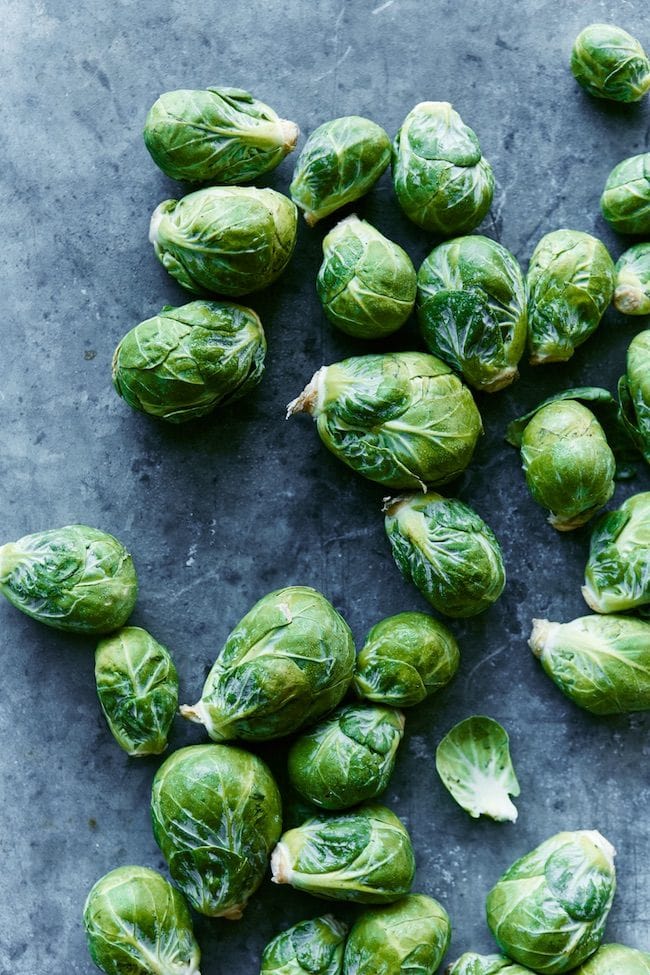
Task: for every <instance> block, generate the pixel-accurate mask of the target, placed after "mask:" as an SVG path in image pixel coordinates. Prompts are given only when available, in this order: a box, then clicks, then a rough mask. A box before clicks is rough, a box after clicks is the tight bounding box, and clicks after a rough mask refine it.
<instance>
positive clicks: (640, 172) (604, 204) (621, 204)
mask: <svg viewBox="0 0 650 975" xmlns="http://www.w3.org/2000/svg"><path fill="white" fill-rule="evenodd" d="M600 209H601V211H602V214H603V216H604V218H605V220H606V221H607V223H608V224H609V225H610V227H613V228H614V230H617V231H618V232H619V233H620V234H648V233H650V152H643V153H641V154H640V155H638V156H630V157H629V159H624V160H623V161H622V162H620V163H619V164H618V166H614V168H613V169H612V171H611V173H610V174H609V176H608V177H607V182H606V183H605V189H604V191H603V195H602V196H601V198H600Z"/></svg>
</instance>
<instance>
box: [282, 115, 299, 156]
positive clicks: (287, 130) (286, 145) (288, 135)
mask: <svg viewBox="0 0 650 975" xmlns="http://www.w3.org/2000/svg"><path fill="white" fill-rule="evenodd" d="M278 125H279V127H280V132H281V133H282V148H283V149H286V150H287V152H291V151H292V149H295V148H296V142H297V141H298V136H299V135H300V129H299V128H298V126H297V125H296V123H295V122H289V120H288V119H286V118H281V119H280V120H279V122H278Z"/></svg>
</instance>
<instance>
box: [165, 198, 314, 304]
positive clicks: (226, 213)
mask: <svg viewBox="0 0 650 975" xmlns="http://www.w3.org/2000/svg"><path fill="white" fill-rule="evenodd" d="M297 220H298V214H297V210H296V208H295V206H294V205H293V203H292V202H291V200H288V199H287V197H286V196H283V195H282V193H276V192H275V190H269V189H264V190H258V189H255V188H254V187H252V186H251V187H244V186H232V187H227V186H210V187H208V188H207V189H204V190H197V191H196V192H195V193H190V194H188V196H184V197H183V199H182V200H165V201H164V202H163V203H161V204H160V205H159V206H158V207H156V209H155V210H154V212H153V215H152V217H151V226H150V229H149V240H150V241H151V243H152V244H153V247H154V251H155V253H156V257H157V258H158V260H159V261H160V263H161V264H162V265H163V267H164V268H165V270H166V271H168V272H169V273H170V274H171V276H172V277H173V278H176V280H177V281H178V283H179V284H180V285H182V287H183V288H186V289H187V290H188V291H192V292H194V293H195V294H199V295H201V294H205V293H206V292H217V293H218V294H224V295H243V294H247V293H248V292H249V291H259V289H260V288H266V287H267V285H269V284H271V283H272V282H273V281H275V279H276V278H278V277H279V276H280V274H282V272H283V271H284V269H285V267H286V266H287V264H288V263H289V259H290V257H291V255H292V254H293V250H294V247H295V246H296V224H297Z"/></svg>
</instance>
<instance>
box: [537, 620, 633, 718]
mask: <svg viewBox="0 0 650 975" xmlns="http://www.w3.org/2000/svg"><path fill="white" fill-rule="evenodd" d="M528 643H529V645H530V648H531V650H532V651H533V653H534V654H535V656H536V657H539V660H540V663H541V665H542V667H543V668H544V670H545V672H546V673H547V674H548V676H549V677H550V678H551V680H553V681H555V683H556V684H557V686H558V687H559V688H560V690H561V691H562V693H563V694H565V695H566V696H567V697H568V698H570V700H572V701H573V702H574V703H575V704H577V705H578V706H579V707H581V708H585V710H586V711H591V713H592V714H627V713H630V712H633V711H648V710H650V623H644V622H643V621H642V620H638V619H634V618H631V617H629V616H581V617H579V618H578V619H576V620H572V621H571V622H570V623H551V622H549V620H533V630H532V633H531V635H530V640H529V641H528Z"/></svg>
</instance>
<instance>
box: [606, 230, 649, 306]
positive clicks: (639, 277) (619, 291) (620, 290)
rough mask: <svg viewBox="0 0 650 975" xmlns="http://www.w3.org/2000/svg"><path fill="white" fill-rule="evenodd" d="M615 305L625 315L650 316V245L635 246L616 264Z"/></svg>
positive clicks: (622, 255)
mask: <svg viewBox="0 0 650 975" xmlns="http://www.w3.org/2000/svg"><path fill="white" fill-rule="evenodd" d="M615 270H616V287H615V289H614V304H615V306H616V308H617V309H618V311H620V312H621V313H622V314H623V315H650V244H635V245H634V247H630V248H629V250H626V251H625V253H624V254H621V256H620V257H619V259H618V261H617V262H616V267H615Z"/></svg>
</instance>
